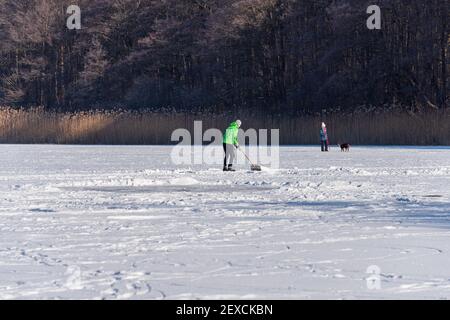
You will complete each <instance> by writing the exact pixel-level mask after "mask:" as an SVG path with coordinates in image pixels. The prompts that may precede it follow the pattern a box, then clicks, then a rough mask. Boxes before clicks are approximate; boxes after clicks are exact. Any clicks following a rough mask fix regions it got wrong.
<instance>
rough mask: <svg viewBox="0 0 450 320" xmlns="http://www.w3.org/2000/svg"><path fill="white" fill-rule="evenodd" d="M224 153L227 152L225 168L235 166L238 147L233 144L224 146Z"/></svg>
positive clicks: (224, 162)
mask: <svg viewBox="0 0 450 320" xmlns="http://www.w3.org/2000/svg"><path fill="white" fill-rule="evenodd" d="M223 151H224V152H225V158H224V159H223V167H224V168H225V167H227V164H228V168H231V167H232V166H233V162H234V159H236V147H235V146H233V145H232V144H226V143H224V144H223Z"/></svg>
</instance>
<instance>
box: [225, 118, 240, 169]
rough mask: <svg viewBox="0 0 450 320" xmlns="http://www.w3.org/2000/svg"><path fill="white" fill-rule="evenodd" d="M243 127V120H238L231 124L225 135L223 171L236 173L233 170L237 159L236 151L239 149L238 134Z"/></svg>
mask: <svg viewBox="0 0 450 320" xmlns="http://www.w3.org/2000/svg"><path fill="white" fill-rule="evenodd" d="M241 125H242V122H241V120H236V121H235V122H233V123H231V124H230V126H229V127H228V129H227V130H226V131H225V134H224V135H223V151H224V152H225V158H224V160H223V171H236V170H234V169H233V162H234V159H236V149H238V148H239V142H238V133H239V128H240V127H241Z"/></svg>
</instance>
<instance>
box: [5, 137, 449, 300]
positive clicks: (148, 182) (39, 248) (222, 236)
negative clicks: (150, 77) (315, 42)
mask: <svg viewBox="0 0 450 320" xmlns="http://www.w3.org/2000/svg"><path fill="white" fill-rule="evenodd" d="M170 151H171V148H170V147H158V146H155V147H152V146H139V147H133V146H123V147H121V146H18V145H0V163H1V166H0V298H1V299H58V298H62V299H65V298H89V299H91V298H94V299H163V298H165V299H185V298H188V299H191V298H200V299H216V298H236V299H239V298H256V299H266V298H271V299H318V298H325V299H352V298H360V299H375V298H382V299H412V298H425V299H449V298H450V241H449V239H450V148H395V147H385V148H383V147H377V148H375V147H359V148H353V149H352V150H351V152H350V153H341V152H338V150H337V148H333V149H332V151H331V152H329V153H321V152H320V151H319V150H318V148H317V147H282V148H281V151H280V157H281V161H280V166H281V167H280V169H279V170H271V171H265V172H257V173H255V172H250V171H248V168H247V166H240V167H239V168H238V169H239V170H238V172H235V173H224V172H222V171H221V167H214V166H206V165H205V166H201V165H196V166H191V167H189V166H175V165H174V164H172V163H171V159H170ZM373 270H375V273H376V274H374V275H371V274H369V273H368V271H373ZM378 271H379V272H378ZM368 277H370V278H369V279H368Z"/></svg>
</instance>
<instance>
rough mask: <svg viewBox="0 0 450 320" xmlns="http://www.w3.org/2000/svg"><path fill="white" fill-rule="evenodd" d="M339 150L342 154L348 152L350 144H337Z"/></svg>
mask: <svg viewBox="0 0 450 320" xmlns="http://www.w3.org/2000/svg"><path fill="white" fill-rule="evenodd" d="M338 146H339V148H341V151H342V152H349V151H350V143H343V144H338Z"/></svg>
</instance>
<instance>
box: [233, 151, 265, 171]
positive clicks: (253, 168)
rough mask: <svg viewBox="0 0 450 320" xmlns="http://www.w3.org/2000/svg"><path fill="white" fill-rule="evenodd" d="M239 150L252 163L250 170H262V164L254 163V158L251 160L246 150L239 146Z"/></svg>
mask: <svg viewBox="0 0 450 320" xmlns="http://www.w3.org/2000/svg"><path fill="white" fill-rule="evenodd" d="M238 150H239V151H241V152H242V154H243V155H244V156H245V157H246V158H247V160H248V162H250V164H251V166H250V170H252V171H262V168H261V166H259V165H257V164H254V163H253V162H252V160H250V158H249V157H248V156H247V154H246V153H245V152H244V151H242V149H241V148H238Z"/></svg>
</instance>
